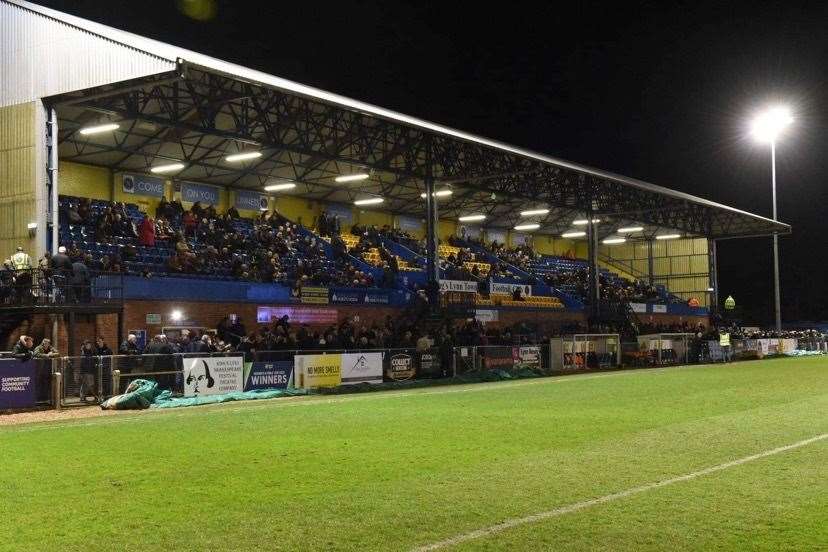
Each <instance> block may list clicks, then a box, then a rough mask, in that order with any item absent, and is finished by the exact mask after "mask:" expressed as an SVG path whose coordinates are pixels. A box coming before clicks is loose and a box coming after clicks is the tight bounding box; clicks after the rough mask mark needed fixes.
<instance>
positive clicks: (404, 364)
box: [385, 353, 417, 381]
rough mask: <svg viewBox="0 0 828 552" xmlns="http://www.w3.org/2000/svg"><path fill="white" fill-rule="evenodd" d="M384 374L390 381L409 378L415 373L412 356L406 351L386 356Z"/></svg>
mask: <svg viewBox="0 0 828 552" xmlns="http://www.w3.org/2000/svg"><path fill="white" fill-rule="evenodd" d="M388 359H389V360H388V369H387V370H386V372H385V373H386V375H387V376H388V379H390V380H392V381H405V380H410V379H411V378H413V377H414V375H415V374H416V373H417V370H416V369H415V368H414V358H413V357H412V356H411V355H409V354H408V353H398V354H396V355H390V356H389V357H388Z"/></svg>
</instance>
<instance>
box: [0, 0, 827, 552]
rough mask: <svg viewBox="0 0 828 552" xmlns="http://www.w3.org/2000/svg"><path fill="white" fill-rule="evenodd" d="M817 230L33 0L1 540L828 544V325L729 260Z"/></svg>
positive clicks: (17, 133)
mask: <svg viewBox="0 0 828 552" xmlns="http://www.w3.org/2000/svg"><path fill="white" fill-rule="evenodd" d="M790 231H791V228H790V226H789V225H787V224H785V223H783V222H779V221H776V220H771V219H768V218H765V217H762V216H759V215H755V214H752V213H749V212H745V211H742V210H739V209H735V208H732V207H729V206H726V205H721V204H718V203H715V202H712V201H709V200H706V199H703V198H700V197H695V196H693V195H689V194H686V193H680V192H676V191H673V190H671V189H669V188H667V187H664V186H660V185H656V184H651V183H648V182H643V181H640V180H636V179H634V178H629V177H626V176H621V175H618V174H613V173H610V172H607V171H604V170H600V169H596V168H592V167H587V166H583V165H580V164H576V163H572V162H568V161H565V160H562V159H558V158H555V157H552V156H548V155H545V154H541V153H536V152H532V151H527V150H525V149H522V148H519V147H515V146H511V145H509V144H505V143H501V142H498V141H495V140H492V139H489V138H484V137H480V136H475V135H471V134H469V133H466V132H463V131H460V130H456V129H452V128H448V127H445V126H442V125H439V124H435V123H431V122H428V121H425V120H420V119H416V118H413V117H409V116H406V115H403V114H400V113H395V112H393V111H390V110H388V109H384V108H382V107H378V106H374V105H369V104H366V103H364V102H360V101H357V100H353V99H349V98H346V97H342V96H339V95H337V94H334V93H330V92H326V91H323V90H319V89H315V88H313V87H310V86H305V85H302V84H299V83H296V82H292V81H289V80H285V79H282V78H280V77H277V76H273V75H268V74H265V73H262V72H259V71H256V70H253V69H249V68H245V67H242V66H238V65H234V64H231V63H227V62H224V61H221V60H219V59H215V58H211V57H208V56H205V55H202V54H198V53H196V52H191V51H188V50H185V49H183V48H179V47H176V46H172V45H169V44H163V43H160V42H157V41H154V40H150V39H147V38H143V37H140V36H136V35H133V34H130V33H127V32H124V31H120V30H117V29H114V28H111V27H107V26H104V25H101V24H98V23H94V22H91V21H87V20H83V19H80V18H77V17H74V16H72V15H69V14H65V13H61V12H58V11H55V10H52V9H48V8H45V7H42V6H39V5H36V4H32V3H30V2H26V1H23V0H0V261H2V267H0V414H3V415H0V426H4V425H9V426H12V427H10V428H4V427H0V430H2V431H0V450H3V451H4V452H6V451H7V454H6V455H5V456H4V465H3V470H2V473H0V496H1V497H2V500H0V503H2V505H3V506H4V507H3V508H0V510H2V511H3V515H2V516H0V530H2V532H3V533H4V534H9V535H14V538H12V539H7V540H8V543H2V544H0V549H6V548H3V546H5V545H6V544H9V545H10V546H11V548H9V549H15V550H29V549H31V550H45V549H55V550H58V549H60V550H63V549H65V550H80V549H87V548H88V546H89V543H92V542H95V543H98V544H100V545H103V546H105V547H106V548H113V549H119V548H122V547H124V543H125V542H130V546H132V547H133V548H135V549H138V550H144V549H153V550H157V549H180V550H213V549H216V550H218V549H233V550H245V549H256V548H259V549H268V550H269V549H281V550H304V549H320V550H322V549H324V550H334V549H341V550H369V549H370V550H374V549H376V550H388V549H401V550H440V549H444V548H454V547H458V548H463V547H464V546H472V547H474V546H475V545H476V544H477V543H482V544H481V546H484V547H488V546H490V547H492V549H495V548H496V549H558V548H572V549H595V548H606V549H620V548H627V549H659V548H664V546H662V543H663V542H671V543H672V542H678V543H679V545H678V546H677V547H678V548H734V549H741V548H745V546H744V545H745V542H746V539H749V538H752V539H760V540H754V541H751V543H752V544H756V543H759V544H763V545H765V546H764V547H765V548H767V549H780V548H785V547H787V548H791V549H799V548H801V549H820V548H824V546H823V547H821V546H820V545H824V544H825V541H824V539H823V538H822V537H824V536H825V532H824V527H825V524H824V519H822V518H824V508H821V506H822V505H824V503H825V496H826V495H825V493H824V492H823V493H822V494H820V493H819V492H818V491H819V484H822V485H823V486H824V481H825V477H824V476H825V474H824V470H823V471H822V472H818V471H815V468H814V466H815V465H821V466H824V465H825V463H824V462H821V463H820V462H819V459H817V460H813V459H811V458H810V457H809V456H807V455H808V454H811V455H814V454H819V453H820V449H819V448H818V447H819V446H823V447H824V445H825V443H826V442H828V433H825V430H826V428H825V426H824V422H823V421H822V420H821V419H817V417H814V416H813V415H812V414H813V413H814V412H820V411H824V407H825V393H824V391H822V389H824V388H825V385H826V379H825V378H826V376H825V374H826V371H825V370H824V360H822V359H821V358H807V359H796V360H794V359H792V357H797V356H806V357H811V356H813V357H817V356H820V355H824V354H826V353H828V339H826V334H825V333H824V331H819V330H818V329H813V328H809V327H802V328H798V329H789V330H785V331H766V330H763V329H761V328H758V327H746V326H745V325H743V324H742V323H741V321H740V320H739V319H738V315H737V314H734V308H735V302H734V301H733V299H732V298H727V299H726V300H724V298H722V297H719V289H718V281H717V243H718V242H720V241H721V240H731V239H750V238H757V237H768V236H774V235H780V234H787V233H790ZM766 357H773V358H772V359H770V360H763V361H762V362H754V363H748V362H745V363H741V364H740V369H739V370H735V369H732V368H731V366H730V365H729V364H727V363H728V362H729V361H732V360H747V359H757V360H758V359H765V358H766ZM789 363H793V364H789ZM689 364H696V365H700V364H706V366H694V367H693V368H692V370H691V369H683V368H682V367H680V366H677V365H689ZM666 367H670V369H669V370H668V369H665V368H666ZM742 367H743V368H742ZM621 368H639V370H628V371H618V372H615V370H619V369H621ZM609 371H613V372H611V373H601V374H597V373H596V374H582V372H609ZM792 371H796V374H797V376H794V377H792V376H791V375H790V374H791V372H792ZM560 375H565V376H566V377H556V378H552V377H545V376H560ZM504 380H505V381H504ZM515 380H521V381H515ZM524 380H525V381H524ZM551 383H561V384H564V383H565V384H566V385H549V384H551ZM447 384H453V385H454V386H453V387H452V388H450V389H448V388H445V389H441V388H440V386H444V385H447ZM471 384H474V385H471ZM421 388H428V389H421ZM377 390H380V391H384V390H393V392H388V393H371V394H370V395H367V396H365V395H362V396H360V395H357V393H359V392H361V391H377ZM303 395H311V396H303ZM318 395H324V396H323V397H319V396H318ZM331 395H343V396H336V397H333V396H331ZM344 395H348V396H344ZM277 397H278V398H284V397H291V399H290V400H287V399H285V400H279V401H261V400H260V401H254V400H253V399H270V398H277ZM390 398H395V399H397V400H394V401H390V400H384V399H390ZM368 399H371V400H368ZM230 401H246V402H242V403H238V404H237V405H236V406H234V407H233V408H228V407H221V406H215V407H214V408H202V409H196V408H193V409H182V410H180V411H179V414H177V415H176V416H169V415H165V414H164V413H163V412H164V411H165V410H166V409H168V408H175V407H184V406H195V405H208V404H217V403H222V402H230ZM248 401H249V402H248ZM89 404H94V405H100V408H97V406H96V407H95V408H94V409H93V408H83V406H84V405H89ZM645 405H646V407H645ZM282 406H292V407H295V408H291V409H281V408H280V407H282ZM126 409H129V410H142V409H151V410H150V412H156V413H157V415H154V414H151V413H150V412H146V413H136V414H134V415H129V414H126V415H125V414H124V413H117V412H112V411H116V410H126ZM9 412H13V413H14V414H9V415H5V414H8V413H9ZM93 412H94V414H93ZM4 413H5V414H4ZM208 413H209V414H210V415H209V416H207V414H208ZM47 414H48V415H49V416H51V417H46V415H47ZM201 414H203V415H201ZM41 415H42V416H44V417H38V416H41ZM93 415H95V416H112V418H110V419H108V420H86V421H85V422H83V423H76V422H72V421H69V422H66V423H65V424H64V423H63V420H65V419H67V418H73V417H75V416H77V417H91V416H93ZM42 420H51V421H53V422H55V423H51V424H39V425H27V422H28V421H42ZM58 422H59V423H58ZM139 423H140V425H138V424H139ZM550 428H554V431H552V430H550ZM786 436H787V437H786ZM790 436H794V437H790ZM789 437H790V438H789ZM766 442H767V443H770V444H768V445H767V446H766V445H765V444H764V443H766ZM757 443H762V444H760V445H757ZM811 445H813V447H811ZM757 446H761V447H763V448H761V449H760V450H757V449H756V447H757ZM774 447H777V448H774ZM800 449H801V450H800ZM794 450H795V451H797V455H792V458H793V459H788V460H787V462H788V464H786V465H785V466H784V467H781V468H780V469H779V470H776V471H777V472H778V473H775V474H770V475H769V474H768V473H763V472H760V473H758V475H757V474H754V475H751V474H753V473H754V472H751V471H750V470H756V471H757V472H758V471H759V470H760V469H763V468H762V466H764V464H762V461H763V460H764V459H766V458H770V457H773V460H772V461H774V462H782V461H783V459H784V457H785V455H784V453H787V452H789V451H794ZM822 450H824V449H822ZM814 451H816V452H814ZM769 461H771V460H769ZM743 465H745V467H744V469H745V470H746V471H747V475H729V474H731V473H736V472H737V471H739V470H736V469H733V470H731V468H737V467H738V468H742V467H743ZM725 473H726V474H728V475H727V476H725V475H724V474H725ZM739 473H741V472H739ZM503 474H508V477H504V476H503ZM711 474H717V475H716V477H722V479H724V478H725V477H731V478H732V479H727V480H726V483H725V484H723V485H717V486H716V488H715V489H714V490H710V489H708V488H698V487H694V486H693V485H696V484H697V485H703V484H705V483H704V482H705V481H707V484H708V485H709V484H710V482H709V481H708V479H707V476H708V475H711ZM779 474H782V475H779ZM793 474H797V475H793ZM795 477H801V478H802V479H803V480H804V479H808V478H811V480H812V484H811V485H805V486H797V485H796V484H792V482H791V479H792V478H795ZM757 478H759V479H762V480H763V481H764V482H765V483H766V485H756V480H757ZM696 480H699V482H696ZM33 482H35V483H33ZM685 483H686V484H687V487H684V486H683V485H684V484H685ZM793 483H796V482H795V481H794V482H793ZM673 487H675V488H676V489H679V490H675V489H673ZM800 487H802V488H800ZM681 489H685V490H683V491H682V490H681ZM688 489H689V490H688ZM651 491H652V492H651ZM682 492H684V493H685V494H679V493H682ZM657 493H664V494H663V495H661V494H659V495H658V496H662V497H663V496H665V495H666V496H667V498H661V499H659V500H662V501H663V502H658V501H657V499H655V498H653V499H651V500H652V501H653V502H646V499H645V498H644V497H652V496H653V495H656V494H657ZM670 493H675V495H671V494H670ZM692 493H697V495H693V494H692ZM749 493H754V494H755V493H760V494H762V496H761V497H759V498H755V497H754V498H753V499H752V500H746V499H744V497H746V496H748V494H749ZM794 494H795V495H796V496H793V498H791V496H792V495H794ZM733 496H739V497H742V498H743V500H734V499H733V498H732V497H733ZM751 496H753V495H751ZM636 497H637V498H636ZM711 497H712V498H711ZM628 498H631V499H634V500H640V501H641V503H640V504H638V506H636V507H635V508H626V509H625V507H623V506H615V505H614V504H615V503H616V502H619V503H623V504H626V502H625V501H626V500H627V499H628ZM785 499H789V502H784V500H785ZM711 500H715V503H709V502H707V501H711ZM820 501H821V502H820ZM676 504H681V505H682V508H685V509H680V508H678V506H676ZM743 504H749V505H750V511H747V510H746V509H745V508H746V507H744V506H743ZM791 504H793V505H794V506H791ZM813 505H816V506H813ZM603 508H606V509H611V508H617V510H613V511H612V512H611V513H608V514H606V515H604V513H599V514H596V515H595V516H589V517H588V516H584V517H583V518H578V520H577V521H576V520H572V521H570V522H569V524H567V523H560V525H554V526H553V524H557V523H558V521H556V520H557V518H559V517H564V516H568V515H569V514H572V513H575V512H580V511H582V510H592V509H594V510H595V511H599V509H603ZM740 508H741V509H740ZM670 509H673V510H675V511H672V510H670ZM66 512H69V514H67V515H64V514H65V513H66ZM631 512H632V513H631ZM814 512H817V513H816V514H815V513H814ZM56 513H60V515H55V514H56ZM811 517H813V518H814V519H813V520H810V518H811ZM568 519H570V518H568ZM791 519H802V520H805V521H803V523H806V522H807V523H809V525H808V529H807V530H800V528H797V527H795V526H793V525H790V523H791V522H790V520H791ZM596 520H600V522H596ZM809 520H810V521H809ZM774 522H778V523H777V524H776V525H774ZM597 523H600V527H598V526H597V525H596V524H597ZM579 524H581V525H579ZM46 526H48V529H44V527H46ZM656 530H658V531H662V532H663V534H659V535H658V536H653V534H654V533H653V532H654V531H656ZM820 531H821V533H820ZM665 539H666V540H665ZM705 539H706V540H705ZM757 547H759V548H761V547H762V546H757Z"/></svg>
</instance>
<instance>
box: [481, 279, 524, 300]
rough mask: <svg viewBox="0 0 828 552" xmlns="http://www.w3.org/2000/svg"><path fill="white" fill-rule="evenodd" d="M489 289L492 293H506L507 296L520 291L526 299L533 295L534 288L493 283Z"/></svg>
mask: <svg viewBox="0 0 828 552" xmlns="http://www.w3.org/2000/svg"><path fill="white" fill-rule="evenodd" d="M489 289H490V290H491V292H492V293H505V294H506V295H512V294H513V293H514V292H515V290H516V289H520V293H521V295H523V296H524V297H529V296H530V295H532V286H530V285H529V284H499V283H495V282H492V284H491V287H490V288H489Z"/></svg>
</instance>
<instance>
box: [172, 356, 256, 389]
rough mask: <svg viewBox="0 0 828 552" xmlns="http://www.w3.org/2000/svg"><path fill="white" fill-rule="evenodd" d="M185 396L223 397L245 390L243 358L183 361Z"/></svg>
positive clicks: (190, 359) (209, 358) (191, 359)
mask: <svg viewBox="0 0 828 552" xmlns="http://www.w3.org/2000/svg"><path fill="white" fill-rule="evenodd" d="M183 364H184V396H185V397H203V396H206V395H223V394H225V393H232V392H234V391H242V390H243V389H244V361H243V359H242V357H196V358H185V359H183Z"/></svg>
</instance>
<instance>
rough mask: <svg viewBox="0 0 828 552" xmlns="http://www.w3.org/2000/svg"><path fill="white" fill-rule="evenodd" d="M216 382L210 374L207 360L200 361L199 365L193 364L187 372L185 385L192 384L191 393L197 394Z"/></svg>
mask: <svg viewBox="0 0 828 552" xmlns="http://www.w3.org/2000/svg"><path fill="white" fill-rule="evenodd" d="M215 384H216V380H214V379H213V377H212V376H211V375H210V368H209V366H207V362H205V361H203V360H202V361H201V366H199V365H198V364H195V365H194V366H193V367H192V368H191V369H190V371H189V372H188V373H187V385H192V393H193V395H199V394H200V393H201V391H202V390H207V389H210V388H212V387H213V385H215Z"/></svg>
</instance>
